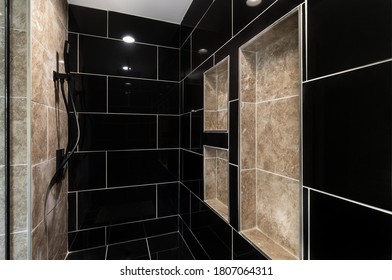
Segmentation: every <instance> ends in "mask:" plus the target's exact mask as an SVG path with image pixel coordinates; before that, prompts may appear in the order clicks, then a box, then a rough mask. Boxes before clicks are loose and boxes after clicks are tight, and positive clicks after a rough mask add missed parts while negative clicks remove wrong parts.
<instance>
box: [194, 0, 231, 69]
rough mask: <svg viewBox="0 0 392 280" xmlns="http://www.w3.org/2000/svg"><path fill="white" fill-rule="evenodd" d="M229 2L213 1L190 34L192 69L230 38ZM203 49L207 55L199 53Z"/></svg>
mask: <svg viewBox="0 0 392 280" xmlns="http://www.w3.org/2000/svg"><path fill="white" fill-rule="evenodd" d="M231 18H232V17H231V2H230V1H226V0H215V1H214V3H213V4H212V5H211V7H210V9H209V10H208V13H206V14H205V15H204V17H203V18H202V20H201V21H200V22H199V24H198V25H197V27H196V29H195V30H194V32H193V33H192V69H195V68H197V67H198V66H199V65H200V64H201V63H202V62H203V61H204V60H205V59H206V58H207V57H209V56H210V55H211V54H213V53H214V52H215V51H216V50H217V49H218V48H219V47H220V46H221V45H222V44H223V43H225V42H226V41H227V40H229V39H230V38H231V31H232V30H231ZM201 49H205V50H207V53H206V54H204V53H200V52H199V50H201Z"/></svg>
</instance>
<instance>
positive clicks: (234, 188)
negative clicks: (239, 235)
mask: <svg viewBox="0 0 392 280" xmlns="http://www.w3.org/2000/svg"><path fill="white" fill-rule="evenodd" d="M238 196H239V188H238V167H237V166H234V165H231V164H229V201H230V203H229V207H230V209H229V210H230V211H229V213H230V219H229V221H230V225H231V226H232V227H233V228H235V229H236V230H239V227H240V225H239V211H238V209H240V207H239V203H238Z"/></svg>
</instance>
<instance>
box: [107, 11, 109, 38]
mask: <svg viewBox="0 0 392 280" xmlns="http://www.w3.org/2000/svg"><path fill="white" fill-rule="evenodd" d="M106 37H107V38H109V11H106Z"/></svg>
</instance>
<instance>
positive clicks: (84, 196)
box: [78, 185, 156, 229]
mask: <svg viewBox="0 0 392 280" xmlns="http://www.w3.org/2000/svg"><path fill="white" fill-rule="evenodd" d="M155 216H156V186H155V185H146V186H142V187H129V188H118V189H106V190H99V191H91V192H80V193H79V194H78V221H79V228H80V229H85V228H90V227H98V226H104V225H111V224H118V223H126V222H132V221H138V220H143V219H151V218H155Z"/></svg>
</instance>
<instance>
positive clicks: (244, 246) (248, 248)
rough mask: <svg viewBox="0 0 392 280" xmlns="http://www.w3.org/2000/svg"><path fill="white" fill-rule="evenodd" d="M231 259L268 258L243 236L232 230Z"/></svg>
mask: <svg viewBox="0 0 392 280" xmlns="http://www.w3.org/2000/svg"><path fill="white" fill-rule="evenodd" d="M233 260H268V259H267V258H266V257H265V256H264V255H263V254H262V253H260V252H259V251H258V250H257V249H256V248H255V247H253V246H252V245H251V244H250V243H249V242H248V241H247V240H246V239H245V238H243V237H242V236H241V235H240V234H239V233H237V232H236V231H235V230H233Z"/></svg>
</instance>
